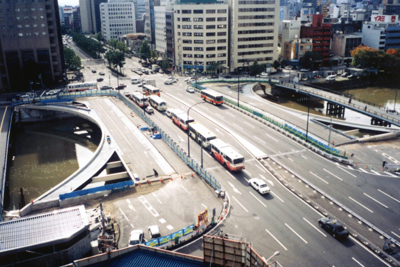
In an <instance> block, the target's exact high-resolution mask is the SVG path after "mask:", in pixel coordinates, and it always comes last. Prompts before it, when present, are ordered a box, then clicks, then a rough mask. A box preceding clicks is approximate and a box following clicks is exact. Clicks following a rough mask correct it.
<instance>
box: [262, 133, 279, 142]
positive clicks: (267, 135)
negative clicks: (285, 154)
mask: <svg viewBox="0 0 400 267" xmlns="http://www.w3.org/2000/svg"><path fill="white" fill-rule="evenodd" d="M265 135H266V136H268V137H269V138H271V139H272V140H274V141H275V142H277V143H279V141H278V140H276V139H275V138H273V137H272V136H270V135H269V134H265Z"/></svg>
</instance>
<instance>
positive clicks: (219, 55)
mask: <svg viewBox="0 0 400 267" xmlns="http://www.w3.org/2000/svg"><path fill="white" fill-rule="evenodd" d="M218 57H226V53H222V54H218Z"/></svg>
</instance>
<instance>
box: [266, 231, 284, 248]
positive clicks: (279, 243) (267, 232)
mask: <svg viewBox="0 0 400 267" xmlns="http://www.w3.org/2000/svg"><path fill="white" fill-rule="evenodd" d="M265 231H267V233H268V234H269V235H270V236H271V237H272V238H273V239H275V241H276V242H278V244H279V245H281V246H282V247H283V248H284V249H285V250H287V248H286V247H285V246H284V245H282V243H281V242H279V240H278V239H277V238H276V237H275V236H274V235H273V234H271V233H270V231H268V229H265Z"/></svg>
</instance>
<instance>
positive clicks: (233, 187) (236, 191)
mask: <svg viewBox="0 0 400 267" xmlns="http://www.w3.org/2000/svg"><path fill="white" fill-rule="evenodd" d="M228 184H229V185H230V186H231V187H232V190H233V191H234V192H235V193H238V194H239V195H241V194H242V193H240V191H239V190H238V189H237V188H236V187H235V186H234V185H233V184H231V183H230V182H228Z"/></svg>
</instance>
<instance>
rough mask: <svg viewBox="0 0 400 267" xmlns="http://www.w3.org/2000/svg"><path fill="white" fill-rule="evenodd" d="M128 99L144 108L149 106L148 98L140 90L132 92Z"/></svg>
mask: <svg viewBox="0 0 400 267" xmlns="http://www.w3.org/2000/svg"><path fill="white" fill-rule="evenodd" d="M130 99H132V101H133V102H135V103H136V105H138V106H139V107H141V108H146V107H148V106H149V98H148V97H147V96H145V95H143V94H142V93H140V92H134V93H132V94H131V95H130Z"/></svg>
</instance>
